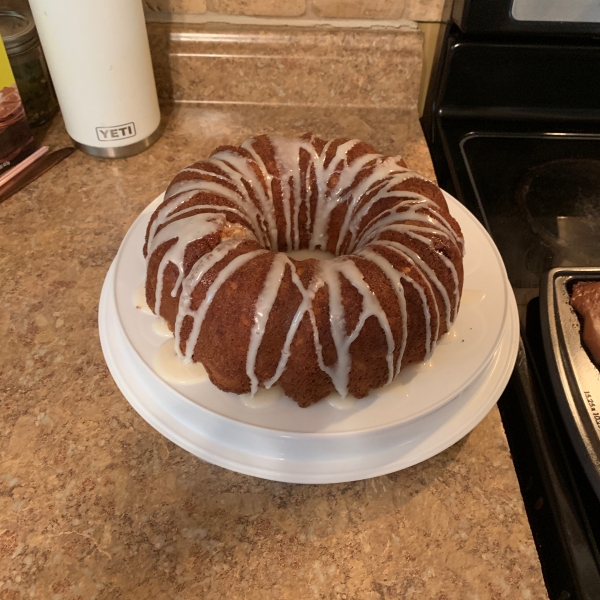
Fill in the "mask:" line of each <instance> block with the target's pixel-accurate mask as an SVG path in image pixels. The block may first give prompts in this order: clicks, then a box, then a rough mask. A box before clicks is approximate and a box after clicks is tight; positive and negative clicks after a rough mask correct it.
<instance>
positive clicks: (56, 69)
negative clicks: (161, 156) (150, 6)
mask: <svg viewBox="0 0 600 600" xmlns="http://www.w3.org/2000/svg"><path fill="white" fill-rule="evenodd" d="M29 3H30V6H31V10H32V12H33V17H34V19H35V24H36V27H37V30H38V34H39V36H40V41H41V44H42V48H43V50H44V54H45V55H46V61H47V63H48V68H49V70H50V75H51V76H52V81H53V83H54V87H55V89H56V96H57V97H58V102H59V104H60V108H61V111H62V114H63V118H64V120H65V126H66V128H67V132H68V133H69V135H70V136H71V138H73V141H74V142H75V145H76V146H77V147H78V148H80V149H81V150H83V151H84V152H87V153H88V154H92V155H94V156H100V157H104V158H121V157H125V156H132V155H133V154H137V153H138V152H142V151H143V150H145V149H146V148H148V147H149V146H150V145H151V144H152V143H153V142H155V141H156V139H158V137H159V135H160V134H159V129H158V125H159V122H160V111H159V108H158V98H157V95H156V84H155V82H154V74H153V72H152V62H151V60H150V48H149V45H148V34H147V32H146V23H145V20H144V10H143V8H142V0H29Z"/></svg>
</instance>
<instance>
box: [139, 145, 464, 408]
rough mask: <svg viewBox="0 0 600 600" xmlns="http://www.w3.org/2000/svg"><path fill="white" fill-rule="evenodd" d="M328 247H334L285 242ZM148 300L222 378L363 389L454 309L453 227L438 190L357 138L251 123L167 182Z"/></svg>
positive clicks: (252, 385) (444, 326) (381, 378)
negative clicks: (288, 132) (284, 133)
mask: <svg viewBox="0 0 600 600" xmlns="http://www.w3.org/2000/svg"><path fill="white" fill-rule="evenodd" d="M301 249H309V250H319V249H320V250H325V251H328V252H330V253H332V254H333V255H335V257H334V258H332V259H330V260H316V259H314V258H308V259H306V260H296V259H294V258H292V257H290V256H288V255H287V254H285V252H292V251H295V250H301ZM144 256H145V257H146V261H147V263H146V264H147V273H146V300H147V302H148V305H149V306H150V308H151V309H152V310H153V311H154V313H155V314H157V315H160V316H162V317H164V318H165V319H166V321H167V323H168V325H169V328H170V329H171V331H173V332H174V335H175V342H176V343H175V346H176V348H177V351H178V353H179V354H180V356H181V358H182V360H186V361H194V362H200V363H202V364H203V365H204V367H205V368H206V371H207V372H208V375H209V377H210V380H211V381H212V382H213V383H214V384H215V385H216V386H217V387H218V388H220V389H221V390H224V391H227V392H234V393H236V394H247V393H251V394H254V393H255V392H256V391H257V390H258V388H259V387H265V388H270V387H271V386H273V385H275V384H278V385H280V386H281V387H282V388H283V390H284V392H285V394H286V395H287V396H289V397H290V398H293V399H294V400H295V401H296V402H297V403H298V404H299V405H300V406H303V407H304V406H309V405H310V404H313V403H315V402H317V401H319V400H321V399H322V398H325V397H326V396H328V395H329V394H330V393H332V392H334V391H337V392H339V394H341V395H342V396H345V395H347V394H352V395H354V396H355V397H357V398H362V397H364V396H366V395H367V394H368V393H369V391H370V390H372V389H374V388H378V387H381V386H384V385H386V384H388V383H390V382H391V381H392V379H393V378H394V377H395V376H396V375H397V374H398V372H399V371H400V369H401V368H402V367H404V366H405V365H408V364H410V363H415V362H419V361H423V360H425V359H426V358H427V357H428V356H429V355H430V354H431V352H432V351H433V349H434V348H435V345H436V342H437V340H438V339H439V338H440V337H441V336H442V335H443V334H444V333H446V332H447V331H448V330H449V329H450V327H451V325H452V323H453V321H454V319H455V318H456V314H457V311H458V307H459V304H460V297H461V291H462V284H463V266H462V256H463V238H462V235H461V231H460V227H459V226H458V224H457V223H456V221H455V220H454V219H453V218H452V216H451V215H450V213H449V212H448V207H447V204H446V201H445V199H444V196H443V194H442V192H441V190H440V189H439V188H438V187H437V186H436V185H435V184H434V183H432V182H431V181H428V180H427V179H425V178H424V177H422V176H421V175H418V174H417V173H415V172H413V171H410V170H409V169H408V168H407V166H406V164H405V163H404V161H403V160H402V159H401V158H400V157H393V156H382V155H381V154H378V153H377V152H376V151H375V150H374V149H373V148H372V147H371V146H369V145H368V144H366V143H364V142H361V141H358V140H348V139H334V140H330V141H325V140H322V139H319V138H318V137H315V136H313V135H311V134H306V135H304V136H302V137H301V138H297V139H288V138H284V137H280V136H274V135H261V136H257V137H255V138H252V139H249V140H246V141H245V142H244V143H243V144H241V145H240V146H239V147H234V146H221V147H219V148H217V149H216V150H215V151H214V153H213V154H212V156H211V157H210V158H208V159H207V160H202V161H199V162H197V163H194V164H193V165H191V166H189V167H187V168H186V169H183V170H182V171H181V172H180V173H178V174H177V176H176V177H175V179H173V181H172V182H171V184H170V185H169V187H168V189H167V191H166V193H165V197H164V201H163V202H162V203H161V204H160V206H159V207H158V208H157V209H156V211H155V212H154V214H153V215H152V217H151V218H150V221H149V223H148V228H147V232H146V243H145V245H144Z"/></svg>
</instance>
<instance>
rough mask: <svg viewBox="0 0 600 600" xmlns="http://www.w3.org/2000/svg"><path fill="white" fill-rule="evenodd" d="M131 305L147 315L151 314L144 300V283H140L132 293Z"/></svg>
mask: <svg viewBox="0 0 600 600" xmlns="http://www.w3.org/2000/svg"><path fill="white" fill-rule="evenodd" d="M133 305H134V306H135V307H136V308H137V309H138V310H141V311H142V312H143V313H146V314H147V315H153V314H154V313H153V312H152V311H151V310H150V307H149V306H148V303H147V302H146V284H145V283H140V285H138V286H137V288H136V290H135V292H134V294H133Z"/></svg>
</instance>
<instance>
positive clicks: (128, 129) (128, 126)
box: [96, 122, 135, 142]
mask: <svg viewBox="0 0 600 600" xmlns="http://www.w3.org/2000/svg"><path fill="white" fill-rule="evenodd" d="M96 135H97V136H98V139H99V140H100V141H101V142H111V141H114V140H124V139H125V138H130V137H133V136H134V135H135V123H133V122H131V123H125V125H115V126H114V127H96Z"/></svg>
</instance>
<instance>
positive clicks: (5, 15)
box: [0, 9, 38, 56]
mask: <svg viewBox="0 0 600 600" xmlns="http://www.w3.org/2000/svg"><path fill="white" fill-rule="evenodd" d="M0 35H1V36H2V41H3V42H4V47H5V48H6V53H7V54H8V55H9V56H10V55H12V54H19V53H20V52H25V50H29V49H30V48H32V47H33V46H36V45H37V43H38V35H37V31H36V29H35V23H34V21H33V17H32V16H31V14H29V13H26V12H23V13H20V12H17V11H16V10H6V9H3V10H0Z"/></svg>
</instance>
